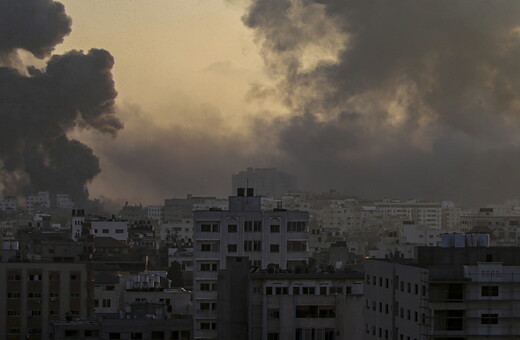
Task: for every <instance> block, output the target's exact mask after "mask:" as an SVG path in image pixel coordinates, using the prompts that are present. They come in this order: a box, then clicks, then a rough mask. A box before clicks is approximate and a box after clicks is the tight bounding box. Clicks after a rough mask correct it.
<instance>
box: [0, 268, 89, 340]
mask: <svg viewBox="0 0 520 340" xmlns="http://www.w3.org/2000/svg"><path fill="white" fill-rule="evenodd" d="M0 291H1V292H2V294H0V306H3V308H0V340H11V339H12V340H14V339H22V338H23V339H41V340H45V339H49V337H48V334H49V329H48V325H49V322H50V321H52V320H62V319H63V320H64V319H65V318H66V317H73V318H85V317H87V315H89V313H91V312H92V311H93V305H92V302H93V300H92V293H93V285H92V270H91V268H90V265H89V264H83V263H43V262H37V263H27V262H8V263H0Z"/></svg>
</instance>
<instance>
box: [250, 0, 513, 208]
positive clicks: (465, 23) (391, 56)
mask: <svg viewBox="0 0 520 340" xmlns="http://www.w3.org/2000/svg"><path fill="white" fill-rule="evenodd" d="M244 22H245V24H246V25H247V26H248V27H250V28H252V29H253V30H254V31H255V34H256V36H257V38H258V41H259V42H260V43H261V46H262V55H263V58H264V60H265V63H266V66H267V69H268V70H269V72H270V74H271V75H272V77H273V78H274V79H276V80H277V90H278V91H279V93H281V94H282V99H283V100H284V102H285V103H286V105H287V107H288V108H289V109H290V110H291V112H292V115H291V117H290V118H288V119H286V120H285V121H283V122H277V124H281V132H280V134H279V136H278V147H279V148H280V149H281V150H282V151H283V152H284V153H285V154H286V156H287V157H289V158H291V159H293V160H294V161H295V162H296V163H297V165H298V167H299V168H300V169H303V170H302V173H303V175H304V176H305V178H304V181H305V179H306V181H307V183H312V182H320V181H321V185H322V186H323V185H325V186H327V185H329V186H331V187H332V186H340V187H341V188H342V189H343V190H345V191H354V192H357V193H360V194H364V195H372V196H389V195H393V196H400V197H412V196H413V197H424V198H436V199H439V198H446V199H458V200H463V201H466V202H478V201H480V202H481V201H487V202H489V201H492V200H499V199H505V198H511V197H516V196H518V195H519V194H520V176H519V173H520V132H519V128H520V120H519V117H520V100H519V99H520V2H518V1H510V0H497V1H487V0H423V1H417V0H400V1H387V0H322V1H310V0H256V1H253V2H252V4H251V7H250V8H249V11H248V13H247V14H246V15H245V17H244ZM313 51H323V54H324V55H326V54H327V57H325V56H324V57H323V58H321V59H320V56H319V54H318V57H316V53H315V52H314V53H313ZM331 56H332V57H331ZM309 60H311V61H312V60H314V62H309Z"/></svg>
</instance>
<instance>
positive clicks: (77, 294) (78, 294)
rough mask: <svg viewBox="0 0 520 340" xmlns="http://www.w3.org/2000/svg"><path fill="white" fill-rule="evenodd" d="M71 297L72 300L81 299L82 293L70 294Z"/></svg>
mask: <svg viewBox="0 0 520 340" xmlns="http://www.w3.org/2000/svg"><path fill="white" fill-rule="evenodd" d="M70 297H71V298H79V297H80V292H71V293H70Z"/></svg>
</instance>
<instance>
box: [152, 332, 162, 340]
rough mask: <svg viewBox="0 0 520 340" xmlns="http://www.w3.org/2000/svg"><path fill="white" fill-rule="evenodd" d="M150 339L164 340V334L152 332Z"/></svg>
mask: <svg viewBox="0 0 520 340" xmlns="http://www.w3.org/2000/svg"><path fill="white" fill-rule="evenodd" d="M152 339H154V340H157V339H161V340H163V339H164V332H163V331H152Z"/></svg>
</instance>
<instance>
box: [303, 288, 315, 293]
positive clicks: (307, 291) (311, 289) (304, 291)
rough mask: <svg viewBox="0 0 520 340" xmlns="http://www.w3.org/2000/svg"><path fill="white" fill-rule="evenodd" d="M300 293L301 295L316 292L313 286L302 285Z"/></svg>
mask: <svg viewBox="0 0 520 340" xmlns="http://www.w3.org/2000/svg"><path fill="white" fill-rule="evenodd" d="M302 294H303V295H315V294H316V288H314V287H302Z"/></svg>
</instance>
